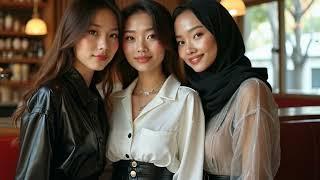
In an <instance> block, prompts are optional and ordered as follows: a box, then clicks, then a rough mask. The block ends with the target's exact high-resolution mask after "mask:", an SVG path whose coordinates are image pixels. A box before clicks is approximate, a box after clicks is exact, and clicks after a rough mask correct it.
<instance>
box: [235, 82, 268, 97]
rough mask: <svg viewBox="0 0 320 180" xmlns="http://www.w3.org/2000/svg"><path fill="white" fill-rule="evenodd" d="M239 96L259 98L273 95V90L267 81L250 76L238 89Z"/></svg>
mask: <svg viewBox="0 0 320 180" xmlns="http://www.w3.org/2000/svg"><path fill="white" fill-rule="evenodd" d="M238 97H239V98H241V99H243V98H244V99H252V100H254V99H257V98H265V97H272V92H271V90H270V89H269V87H268V86H267V85H266V83H265V82H263V81H262V80H260V79H258V78H249V79H247V80H245V81H243V82H242V83H241V85H240V87H239V89H238Z"/></svg>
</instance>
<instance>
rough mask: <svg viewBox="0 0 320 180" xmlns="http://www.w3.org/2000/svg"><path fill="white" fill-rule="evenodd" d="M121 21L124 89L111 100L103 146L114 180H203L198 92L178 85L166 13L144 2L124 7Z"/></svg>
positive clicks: (170, 20)
mask: <svg viewBox="0 0 320 180" xmlns="http://www.w3.org/2000/svg"><path fill="white" fill-rule="evenodd" d="M123 17H124V34H123V37H122V38H123V44H122V47H123V51H124V55H125V57H126V60H124V61H122V62H121V63H120V65H119V67H120V68H121V69H120V73H121V74H120V79H121V81H122V83H123V86H124V88H125V89H124V90H122V91H119V92H116V93H114V94H113V96H112V100H113V113H112V115H111V124H110V125H111V131H110V136H109V140H108V144H107V158H108V159H109V160H110V161H112V162H113V176H112V179H113V180H119V179H135V178H138V179H139V180H140V179H141V180H171V179H174V180H201V179H202V173H203V170H202V168H203V153H204V115H203V112H202V107H201V101H200V98H199V96H198V94H197V92H196V91H194V90H192V89H191V88H188V87H185V86H182V85H181V83H180V82H179V80H178V78H179V77H181V76H182V73H181V70H180V71H179V61H178V58H177V54H176V51H175V49H174V46H175V44H174V41H175V39H174V32H173V23H172V19H171V16H170V13H169V12H168V11H167V10H166V9H165V8H164V7H163V6H162V5H160V4H158V3H157V2H155V1H147V0H146V1H138V2H137V3H135V4H133V5H131V6H129V7H127V8H126V9H125V10H123ZM179 79H182V78H179Z"/></svg>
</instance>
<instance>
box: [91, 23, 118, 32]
mask: <svg viewBox="0 0 320 180" xmlns="http://www.w3.org/2000/svg"><path fill="white" fill-rule="evenodd" d="M90 26H94V27H99V28H100V27H101V26H100V25H99V24H90ZM111 31H119V28H118V27H115V28H112V29H111Z"/></svg>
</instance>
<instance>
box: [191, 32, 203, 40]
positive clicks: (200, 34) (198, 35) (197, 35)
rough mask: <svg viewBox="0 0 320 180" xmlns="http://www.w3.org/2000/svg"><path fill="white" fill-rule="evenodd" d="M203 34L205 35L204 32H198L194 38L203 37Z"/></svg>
mask: <svg viewBox="0 0 320 180" xmlns="http://www.w3.org/2000/svg"><path fill="white" fill-rule="evenodd" d="M202 35H203V33H196V34H195V35H194V36H193V38H194V39H197V38H199V37H201V36H202Z"/></svg>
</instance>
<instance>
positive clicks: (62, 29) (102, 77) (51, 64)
mask: <svg viewBox="0 0 320 180" xmlns="http://www.w3.org/2000/svg"><path fill="white" fill-rule="evenodd" d="M100 9H108V10H111V11H112V12H113V13H114V14H115V16H116V17H117V21H118V27H119V29H121V24H120V22H121V19H120V11H119V10H118V8H117V7H116V6H115V5H114V3H112V2H111V1H108V0H90V1H88V0H74V1H73V2H72V3H71V4H70V5H69V6H68V8H67V9H66V11H65V13H64V16H63V17H62V19H61V22H60V24H59V27H58V30H57V33H56V35H55V39H54V41H53V43H52V46H51V48H50V49H49V51H48V52H47V53H46V55H45V57H44V59H43V61H44V62H43V64H42V65H41V67H40V68H39V71H38V72H37V75H36V76H35V79H34V82H33V85H32V86H31V89H29V90H28V91H27V93H26V94H25V96H24V98H23V102H22V105H21V106H19V107H18V109H17V110H16V112H15V113H14V114H13V116H12V119H13V122H14V124H15V125H17V122H18V120H19V119H20V118H21V116H22V114H23V112H24V111H25V110H26V108H27V101H28V100H29V98H30V97H31V96H32V95H33V94H34V93H35V92H36V91H37V90H38V89H39V88H40V86H41V85H43V84H45V83H46V82H48V81H50V80H52V79H55V78H56V77H59V76H61V75H62V74H63V73H64V72H66V71H68V70H69V69H71V68H72V64H73V62H74V59H75V54H74V50H73V47H74V46H75V43H76V42H77V41H78V40H79V39H80V38H81V37H82V35H83V34H84V33H85V32H86V31H87V30H88V28H89V25H90V22H91V19H92V17H93V16H94V15H95V13H96V12H97V10H100ZM118 53H119V52H117V53H116V55H115V57H114V59H115V58H117V56H118ZM114 63H115V62H114V60H112V61H111V62H110V63H109V64H108V65H107V66H106V67H105V68H104V69H103V70H102V71H96V72H95V73H94V75H93V78H92V82H91V83H93V84H97V83H100V82H101V83H102V87H106V83H108V87H107V89H105V88H103V93H104V95H105V101H106V105H107V109H108V107H110V108H111V104H110V101H109V96H110V94H111V92H112V89H113V82H114V77H113V74H114V73H113V71H114V70H113V69H114Z"/></svg>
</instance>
